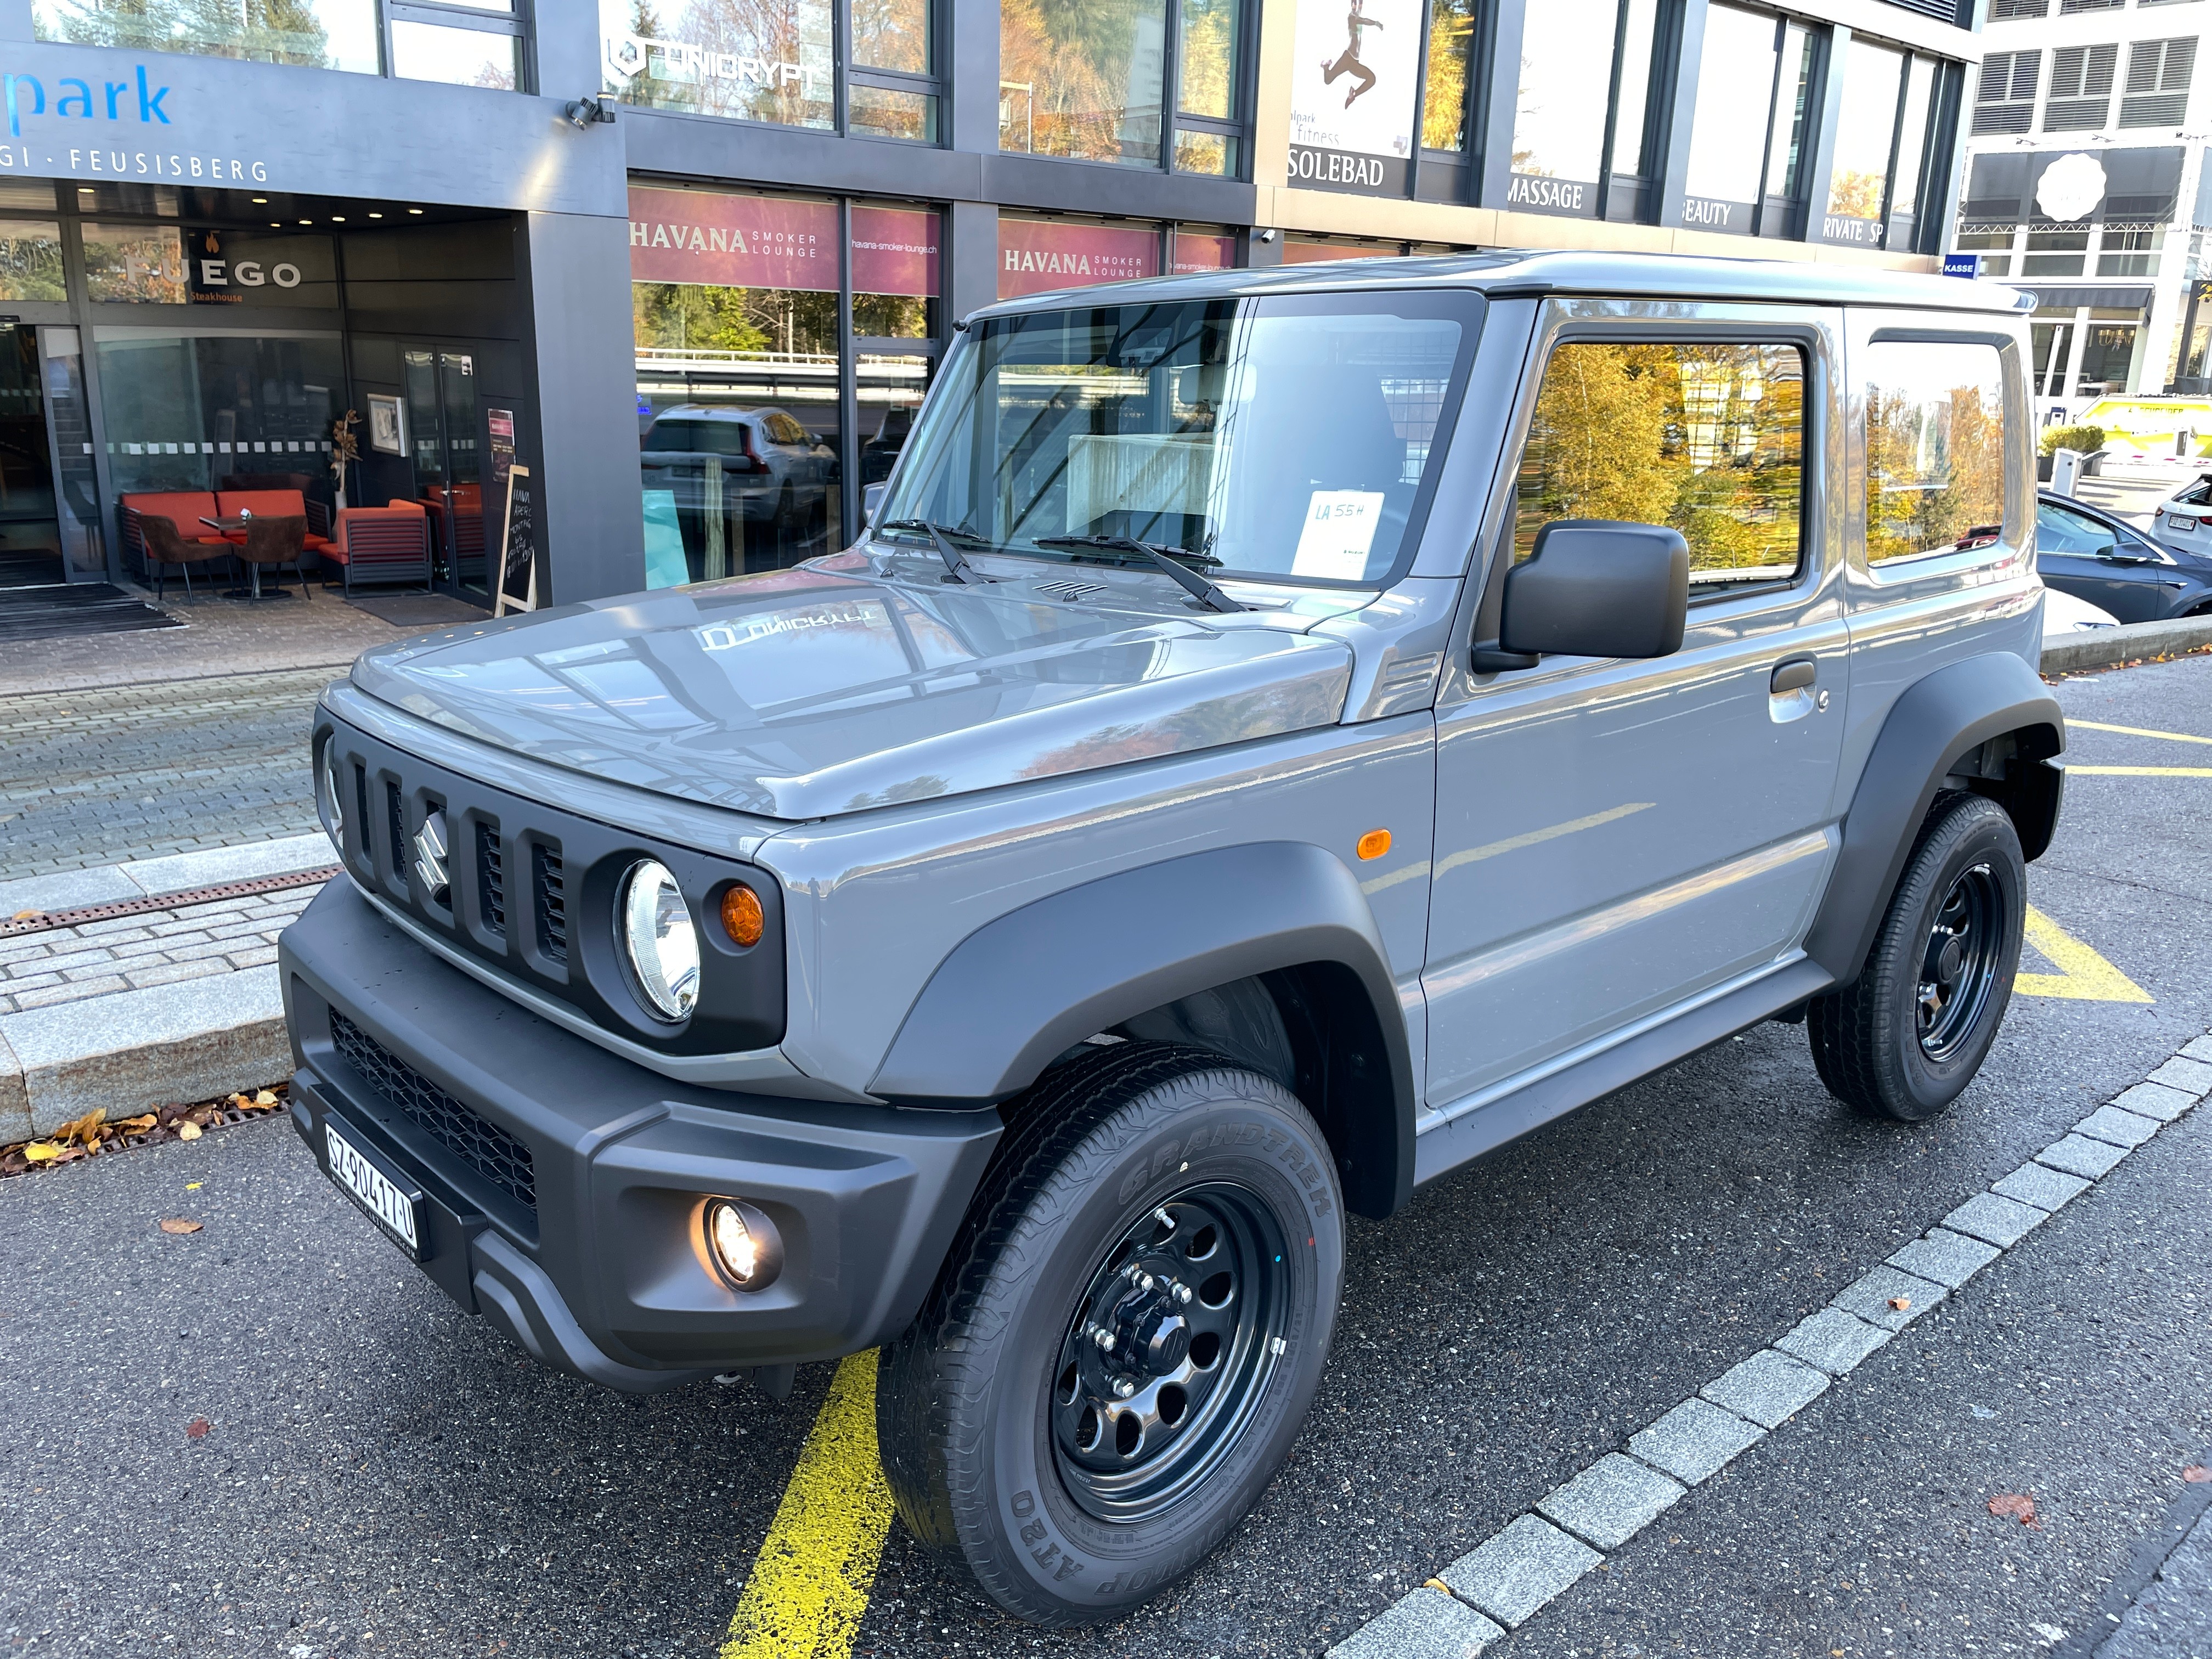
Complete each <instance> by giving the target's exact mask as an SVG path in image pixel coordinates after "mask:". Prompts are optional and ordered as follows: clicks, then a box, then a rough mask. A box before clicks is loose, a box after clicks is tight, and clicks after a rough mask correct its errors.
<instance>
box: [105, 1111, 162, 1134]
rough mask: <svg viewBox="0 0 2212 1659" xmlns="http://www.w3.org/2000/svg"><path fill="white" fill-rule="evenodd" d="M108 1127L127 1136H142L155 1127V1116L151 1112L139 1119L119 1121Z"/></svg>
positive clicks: (143, 1114)
mask: <svg viewBox="0 0 2212 1659" xmlns="http://www.w3.org/2000/svg"><path fill="white" fill-rule="evenodd" d="M108 1127H110V1128H112V1129H118V1130H120V1131H121V1132H122V1133H125V1134H126V1135H141V1134H143V1133H146V1131H147V1130H149V1129H150V1128H152V1127H154V1115H153V1113H151V1112H145V1113H142V1114H141V1115H138V1116H137V1117H126V1118H122V1119H118V1121H116V1122H114V1123H112V1124H110V1125H109V1126H108Z"/></svg>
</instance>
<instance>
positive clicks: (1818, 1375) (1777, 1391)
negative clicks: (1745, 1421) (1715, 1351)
mask: <svg viewBox="0 0 2212 1659" xmlns="http://www.w3.org/2000/svg"><path fill="white" fill-rule="evenodd" d="M1827 1389H1828V1377H1827V1373H1826V1372H1825V1371H1819V1370H1814V1368H1813V1367H1812V1366H1810V1365H1808V1364H1804V1363H1803V1362H1802V1361H1801V1360H1796V1359H1792V1358H1790V1356H1789V1355H1787V1354H1784V1353H1778V1352H1775V1351H1774V1350H1773V1349H1772V1348H1761V1349H1760V1350H1759V1352H1757V1353H1755V1354H1753V1355H1752V1357H1751V1358H1748V1359H1747V1360H1744V1361H1743V1362H1742V1363H1741V1364H1736V1365H1731V1366H1730V1367H1729V1369H1728V1370H1724V1371H1723V1372H1722V1373H1721V1374H1720V1375H1719V1376H1717V1377H1715V1378H1714V1379H1713V1380H1712V1381H1711V1382H1710V1383H1706V1384H1705V1387H1704V1388H1702V1389H1699V1390H1698V1392H1699V1394H1701V1395H1704V1396H1705V1398H1706V1399H1708V1400H1710V1401H1712V1402H1713V1404H1715V1405H1716V1406H1724V1407H1727V1408H1728V1409H1729V1411H1732V1412H1734V1413H1735V1414H1736V1415H1737V1416H1738V1417H1747V1418H1749V1419H1751V1420H1752V1421H1753V1422H1754V1423H1756V1424H1758V1425H1760V1426H1761V1427H1762V1428H1769V1429H1775V1428H1779V1427H1781V1426H1782V1425H1783V1424H1784V1423H1785V1422H1787V1421H1788V1420H1789V1419H1790V1418H1791V1417H1793V1416H1795V1415H1796V1413H1799V1412H1801V1411H1802V1410H1804V1408H1805V1407H1808V1406H1809V1405H1811V1404H1812V1403H1813V1402H1814V1401H1815V1400H1818V1399H1819V1398H1820V1396H1821V1395H1823V1394H1825V1393H1826V1392H1827Z"/></svg>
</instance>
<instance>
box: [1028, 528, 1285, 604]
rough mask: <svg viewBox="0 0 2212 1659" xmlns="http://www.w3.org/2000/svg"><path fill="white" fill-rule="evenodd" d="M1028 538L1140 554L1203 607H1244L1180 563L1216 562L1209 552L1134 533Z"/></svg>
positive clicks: (1049, 544)
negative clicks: (1140, 537) (1165, 544)
mask: <svg viewBox="0 0 2212 1659" xmlns="http://www.w3.org/2000/svg"><path fill="white" fill-rule="evenodd" d="M1031 539H1032V540H1034V541H1035V542H1036V544H1037V545H1038V546H1039V547H1087V548H1096V549H1097V550H1098V551H1100V552H1102V553H1141V554H1143V555H1144V556H1145V557H1146V558H1148V559H1150V560H1151V561H1152V562H1153V563H1154V564H1156V565H1158V567H1159V568H1161V569H1162V570H1163V571H1164V572H1166V574H1169V575H1170V576H1172V577H1174V578H1175V579H1176V581H1177V582H1178V583H1180V584H1181V585H1182V588H1183V590H1184V592H1188V594H1189V595H1190V596H1191V597H1192V598H1193V599H1196V600H1197V601H1198V602H1199V603H1200V604H1201V605H1204V606H1205V607H1206V609H1207V610H1209V611H1242V610H1243V608H1244V607H1243V605H1239V604H1237V601H1236V600H1234V599H1231V598H1230V597H1229V596H1228V595H1227V594H1226V593H1225V592H1222V591H1221V590H1220V589H1219V588H1218V587H1216V586H1214V585H1213V584H1212V582H1210V581H1208V580H1206V578H1205V577H1204V576H1201V575H1200V574H1199V573H1198V572H1197V571H1195V570H1193V569H1192V568H1190V567H1189V566H1188V565H1187V564H1185V563H1184V562H1183V561H1184V560H1185V559H1196V560H1199V561H1200V562H1204V563H1206V564H1219V563H1220V562H1221V561H1220V560H1218V559H1217V558H1215V557H1214V556H1213V555H1212V554H1211V553H1195V552H1193V551H1192V550H1190V549H1188V548H1187V547H1163V546H1162V545H1160V544H1158V542H1140V541H1139V540H1138V539H1137V538H1135V537H1134V536H1037V537H1033V538H1031Z"/></svg>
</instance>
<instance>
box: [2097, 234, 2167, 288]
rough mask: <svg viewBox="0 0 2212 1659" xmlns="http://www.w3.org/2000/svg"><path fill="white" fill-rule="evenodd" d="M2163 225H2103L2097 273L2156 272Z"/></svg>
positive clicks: (2146, 273) (2163, 237) (2123, 274)
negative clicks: (2103, 230)
mask: <svg viewBox="0 0 2212 1659" xmlns="http://www.w3.org/2000/svg"><path fill="white" fill-rule="evenodd" d="M2165 238H2166V227H2165V226H2164V225H2109V224H2108V225H2106V227H2105V234H2103V235H2102V236H2101V237H2100V238H2099V239H2098V244H2097V246H2098V252H2097V275H2099V276H2157V275H2158V248H2159V244H2160V242H2162V241H2163V240H2165Z"/></svg>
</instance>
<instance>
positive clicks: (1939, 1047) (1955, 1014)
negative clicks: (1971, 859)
mask: <svg viewBox="0 0 2212 1659" xmlns="http://www.w3.org/2000/svg"><path fill="white" fill-rule="evenodd" d="M2003 918H2004V906H2003V896H2002V891H2001V890H2000V889H1999V888H1998V886H1997V881H1996V874H1995V873H1994V872H1992V871H1991V870H1990V866H1988V865H1986V864H1978V865H1976V866H1973V867H1972V869H1970V870H1966V871H1963V872H1960V875H1959V877H1958V878H1957V879H1956V880H1955V881H1954V882H1953V883H1952V884H1951V887H1950V890H1949V891H1948V892H1947V893H1945V894H1944V896H1943V902H1942V903H1941V904H1940V905H1938V906H1937V907H1936V915H1935V917H1934V919H1933V920H1932V921H1930V922H1929V928H1928V938H1927V940H1926V943H1925V945H1923V948H1922V951H1921V957H1920V981H1919V984H1918V986H1917V988H1916V991H1915V994H1914V997H1913V1003H1914V1008H1915V1012H1916V1014H1917V1024H1918V1027H1919V1038H1920V1047H1921V1050H1922V1052H1923V1054H1926V1055H1927V1056H1928V1058H1929V1059H1930V1060H1948V1059H1949V1058H1950V1057H1951V1055H1952V1054H1954V1053H1956V1052H1957V1051H1958V1049H1959V1048H1960V1046H1961V1045H1962V1044H1963V1043H1965V1042H1966V1041H1967V1039H1968V1038H1969V1036H1971V1035H1972V1033H1973V1031H1974V1030H1975V1029H1976V1027H1977V1025H1978V1023H1979V1022H1980V1019H1981V1016H1982V1011H1983V1010H1984V1008H1985V1007H1986V1006H1988V1004H1989V1000H1990V995H1991V994H1992V992H1993V990H1994V987H1995V984H1996V969H1997V963H1998V961H1999V958H2000V955H2001V952H2002V944H2003V933H2004V920H2003Z"/></svg>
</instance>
